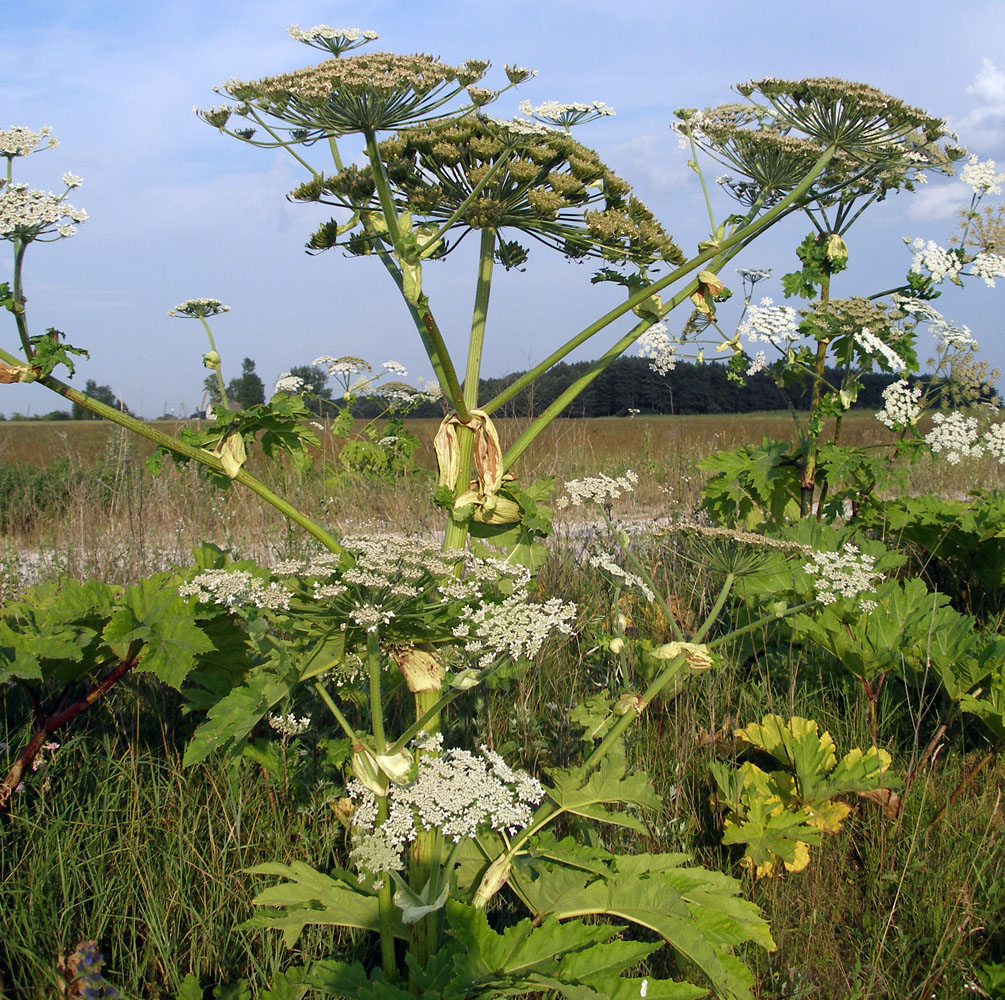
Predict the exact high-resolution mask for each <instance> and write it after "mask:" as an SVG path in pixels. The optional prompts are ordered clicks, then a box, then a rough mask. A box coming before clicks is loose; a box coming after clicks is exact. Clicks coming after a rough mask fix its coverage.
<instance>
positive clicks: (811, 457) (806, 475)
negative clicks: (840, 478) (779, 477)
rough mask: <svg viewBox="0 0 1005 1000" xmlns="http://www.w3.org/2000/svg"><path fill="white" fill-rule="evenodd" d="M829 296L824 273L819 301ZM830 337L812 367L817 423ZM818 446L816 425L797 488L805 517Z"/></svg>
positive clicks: (812, 404) (810, 504) (821, 345)
mask: <svg viewBox="0 0 1005 1000" xmlns="http://www.w3.org/2000/svg"><path fill="white" fill-rule="evenodd" d="M829 298H830V275H827V274H825V275H824V279H823V282H822V283H821V285H820V302H822V303H826V302H827V300H828V299H829ZM829 346H830V338H829V337H828V338H824V339H822V340H820V341H819V343H818V344H817V354H816V358H815V359H814V367H813V391H812V395H811V397H810V414H811V417H810V421H811V423H815V424H817V425H818V424H819V409H820V400H821V399H823V393H824V380H825V376H826V374H827V348H828V347H829ZM819 448H820V428H819V426H817V427H816V428H815V429H814V430H813V431H812V432H811V433H810V434H809V435H808V437H807V441H806V457H805V460H804V464H803V477H802V482H801V483H800V488H799V513H800V516H801V517H807V516H808V515H809V514H810V512H811V511H812V510H813V491H814V488H815V483H816V476H817V452H818V450H819Z"/></svg>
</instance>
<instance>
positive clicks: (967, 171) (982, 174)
mask: <svg viewBox="0 0 1005 1000" xmlns="http://www.w3.org/2000/svg"><path fill="white" fill-rule="evenodd" d="M995 167H996V164H995V161H994V160H984V161H983V162H982V161H980V160H978V158H977V156H976V155H974V156H971V157H970V159H969V160H968V161H967V163H966V165H965V166H964V167H963V169H962V170H961V171H960V180H961V181H963V183H964V184H969V185H970V187H971V188H972V189H973V192H974V194H977V195H985V194H1001V193H1002V189H1001V183H1002V181H1005V174H998V173H995Z"/></svg>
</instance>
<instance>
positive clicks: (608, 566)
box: [586, 552, 656, 601]
mask: <svg viewBox="0 0 1005 1000" xmlns="http://www.w3.org/2000/svg"><path fill="white" fill-rule="evenodd" d="M586 561H587V562H588V563H589V564H590V565H591V566H592V567H593V568H594V569H599V570H602V571H603V572H605V573H607V574H608V575H609V576H611V577H613V579H614V580H615V581H616V582H617V583H619V584H620V585H621V586H624V587H635V588H637V589H638V590H639V591H641V592H642V596H643V597H645V599H646V600H647V601H655V600H656V595H655V594H654V593H653V592H652V590H651V589H650V588H649V585H648V584H647V583H646V582H645V580H643V579H642V577H640V576H637V575H636V574H635V573H631V572H629V571H628V570H626V569H625V568H624V567H623V566H621V565H620V564H619V563H617V562H616V561H615V560H614V558H613V557H612V556H610V555H608V554H607V553H606V552H598V553H595V554H593V555H590V556H587V559H586Z"/></svg>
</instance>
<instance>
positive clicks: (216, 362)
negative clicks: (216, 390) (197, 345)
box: [202, 351, 220, 368]
mask: <svg viewBox="0 0 1005 1000" xmlns="http://www.w3.org/2000/svg"><path fill="white" fill-rule="evenodd" d="M202 363H203V365H204V366H205V367H206V368H219V367H220V355H219V354H217V353H216V351H207V352H206V353H205V354H204V355H203V356H202Z"/></svg>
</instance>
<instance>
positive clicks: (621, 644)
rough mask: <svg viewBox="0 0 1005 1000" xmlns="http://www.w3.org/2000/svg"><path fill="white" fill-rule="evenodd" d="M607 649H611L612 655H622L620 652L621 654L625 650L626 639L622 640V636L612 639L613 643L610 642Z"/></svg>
mask: <svg viewBox="0 0 1005 1000" xmlns="http://www.w3.org/2000/svg"><path fill="white" fill-rule="evenodd" d="M607 648H608V649H609V650H610V651H611V652H612V653H615V654H617V653H620V652H621V650H623V649H624V648H625V640H624V639H622V638H621V636H615V637H614V638H613V639H612V640H611V641H610V642H609V643H608V644H607Z"/></svg>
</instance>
